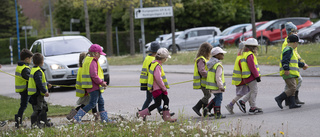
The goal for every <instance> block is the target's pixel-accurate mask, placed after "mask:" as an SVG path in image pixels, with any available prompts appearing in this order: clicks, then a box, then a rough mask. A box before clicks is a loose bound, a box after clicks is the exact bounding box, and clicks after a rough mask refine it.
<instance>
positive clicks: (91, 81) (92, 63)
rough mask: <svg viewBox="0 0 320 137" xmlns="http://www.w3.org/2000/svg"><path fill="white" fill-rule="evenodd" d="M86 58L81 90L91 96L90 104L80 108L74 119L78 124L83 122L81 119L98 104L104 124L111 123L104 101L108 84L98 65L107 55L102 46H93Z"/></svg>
mask: <svg viewBox="0 0 320 137" xmlns="http://www.w3.org/2000/svg"><path fill="white" fill-rule="evenodd" d="M87 55H88V56H87V57H85V59H84V62H83V66H82V72H81V73H82V77H81V81H82V82H81V83H82V85H81V88H83V89H85V90H86V92H87V93H89V95H90V101H89V104H88V105H86V106H85V107H83V108H80V109H79V110H78V112H77V114H76V115H75V116H74V117H73V118H74V119H75V120H76V121H77V122H81V118H82V117H83V116H84V115H85V114H86V113H87V112H88V111H89V110H90V109H93V108H94V107H95V106H96V104H97V103H98V107H99V113H100V118H101V121H102V122H110V120H109V119H108V113H107V111H105V109H104V100H103V97H102V94H101V93H103V92H104V88H105V87H107V83H106V82H104V81H103V79H104V76H103V71H102V69H101V67H100V64H99V63H98V59H99V58H100V56H101V55H106V54H105V53H104V52H103V51H102V48H101V46H100V45H98V44H93V45H91V47H90V48H89V52H88V53H87Z"/></svg>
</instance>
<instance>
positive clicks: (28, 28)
mask: <svg viewBox="0 0 320 137" xmlns="http://www.w3.org/2000/svg"><path fill="white" fill-rule="evenodd" d="M30 29H32V26H22V30H24V38H25V43H26V49H28V40H27V39H28V38H27V30H30Z"/></svg>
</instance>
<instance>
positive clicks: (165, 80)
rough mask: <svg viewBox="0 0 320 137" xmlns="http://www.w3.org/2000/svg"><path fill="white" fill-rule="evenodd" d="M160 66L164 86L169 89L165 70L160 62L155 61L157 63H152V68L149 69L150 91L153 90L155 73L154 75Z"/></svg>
mask: <svg viewBox="0 0 320 137" xmlns="http://www.w3.org/2000/svg"><path fill="white" fill-rule="evenodd" d="M158 65H159V66H160V67H161V77H162V81H163V83H164V85H165V86H166V88H167V89H169V84H168V80H167V77H166V74H165V73H164V71H163V68H162V66H161V65H160V64H159V62H157V61H155V62H153V63H151V66H150V69H149V74H148V90H149V91H150V90H151V89H152V88H153V73H154V70H155V68H156V66H158Z"/></svg>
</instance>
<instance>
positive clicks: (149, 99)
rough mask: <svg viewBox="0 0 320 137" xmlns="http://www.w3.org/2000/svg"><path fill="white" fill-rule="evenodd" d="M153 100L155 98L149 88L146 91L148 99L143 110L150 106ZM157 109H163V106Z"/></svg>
mask: <svg viewBox="0 0 320 137" xmlns="http://www.w3.org/2000/svg"><path fill="white" fill-rule="evenodd" d="M152 100H154V98H153V96H152V93H150V91H149V90H147V91H146V101H144V103H143V106H142V109H141V110H144V109H146V108H148V107H149V105H150V103H151V101H152ZM157 109H158V111H161V110H162V108H161V106H159V107H157Z"/></svg>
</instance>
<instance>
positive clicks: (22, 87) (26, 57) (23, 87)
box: [14, 49, 33, 128]
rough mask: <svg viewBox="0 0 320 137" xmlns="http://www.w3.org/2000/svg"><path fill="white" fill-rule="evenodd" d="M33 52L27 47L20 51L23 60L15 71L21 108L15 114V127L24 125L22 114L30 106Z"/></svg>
mask: <svg viewBox="0 0 320 137" xmlns="http://www.w3.org/2000/svg"><path fill="white" fill-rule="evenodd" d="M32 56H33V53H32V52H31V51H29V50H27V49H22V50H21V52H20V57H21V60H20V61H19V62H18V66H17V68H16V72H15V75H16V77H15V88H16V93H19V94H20V96H21V98H20V108H19V110H18V114H16V115H15V117H14V120H15V122H16V123H15V127H16V128H19V127H20V126H22V115H23V112H24V111H25V110H26V108H27V106H28V102H29V99H30V96H29V95H28V90H27V86H28V80H29V76H30V67H29V64H30V63H31V58H32Z"/></svg>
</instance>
